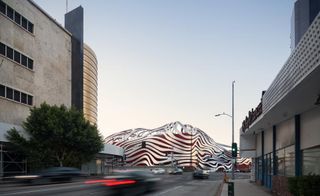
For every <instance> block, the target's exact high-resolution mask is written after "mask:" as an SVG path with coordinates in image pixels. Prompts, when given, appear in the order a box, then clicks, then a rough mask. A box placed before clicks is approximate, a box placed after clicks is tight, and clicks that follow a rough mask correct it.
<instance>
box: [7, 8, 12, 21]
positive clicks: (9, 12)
mask: <svg viewBox="0 0 320 196" xmlns="http://www.w3.org/2000/svg"><path fill="white" fill-rule="evenodd" d="M7 16H8V17H9V18H11V19H12V20H13V9H12V8H11V7H9V6H7Z"/></svg>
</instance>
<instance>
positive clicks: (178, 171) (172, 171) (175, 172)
mask: <svg viewBox="0 0 320 196" xmlns="http://www.w3.org/2000/svg"><path fill="white" fill-rule="evenodd" d="M182 173H183V171H182V169H180V168H177V167H176V168H174V169H172V170H169V174H173V175H175V174H182Z"/></svg>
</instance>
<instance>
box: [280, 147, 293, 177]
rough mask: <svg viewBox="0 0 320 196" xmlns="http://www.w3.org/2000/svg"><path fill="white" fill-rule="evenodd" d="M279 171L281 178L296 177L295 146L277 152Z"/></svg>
mask: <svg viewBox="0 0 320 196" xmlns="http://www.w3.org/2000/svg"><path fill="white" fill-rule="evenodd" d="M276 159H277V160H276V161H277V171H278V175H280V176H294V175H295V161H294V160H295V149H294V145H291V146H288V147H285V148H282V149H280V150H277V156H276Z"/></svg>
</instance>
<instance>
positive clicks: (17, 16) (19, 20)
mask: <svg viewBox="0 0 320 196" xmlns="http://www.w3.org/2000/svg"><path fill="white" fill-rule="evenodd" d="M14 21H15V22H16V23H17V24H19V25H21V15H20V14H19V13H18V12H15V13H14Z"/></svg>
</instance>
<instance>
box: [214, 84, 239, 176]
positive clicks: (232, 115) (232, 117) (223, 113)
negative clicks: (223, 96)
mask: <svg viewBox="0 0 320 196" xmlns="http://www.w3.org/2000/svg"><path fill="white" fill-rule="evenodd" d="M234 83H235V81H232V114H231V115H230V114H227V113H225V112H222V113H221V114H216V115H214V116H215V117H218V116H223V115H225V116H229V117H230V118H231V119H232V143H231V146H233V145H234ZM231 159H232V180H234V163H235V161H234V160H233V159H236V157H233V156H232V158H231Z"/></svg>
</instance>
